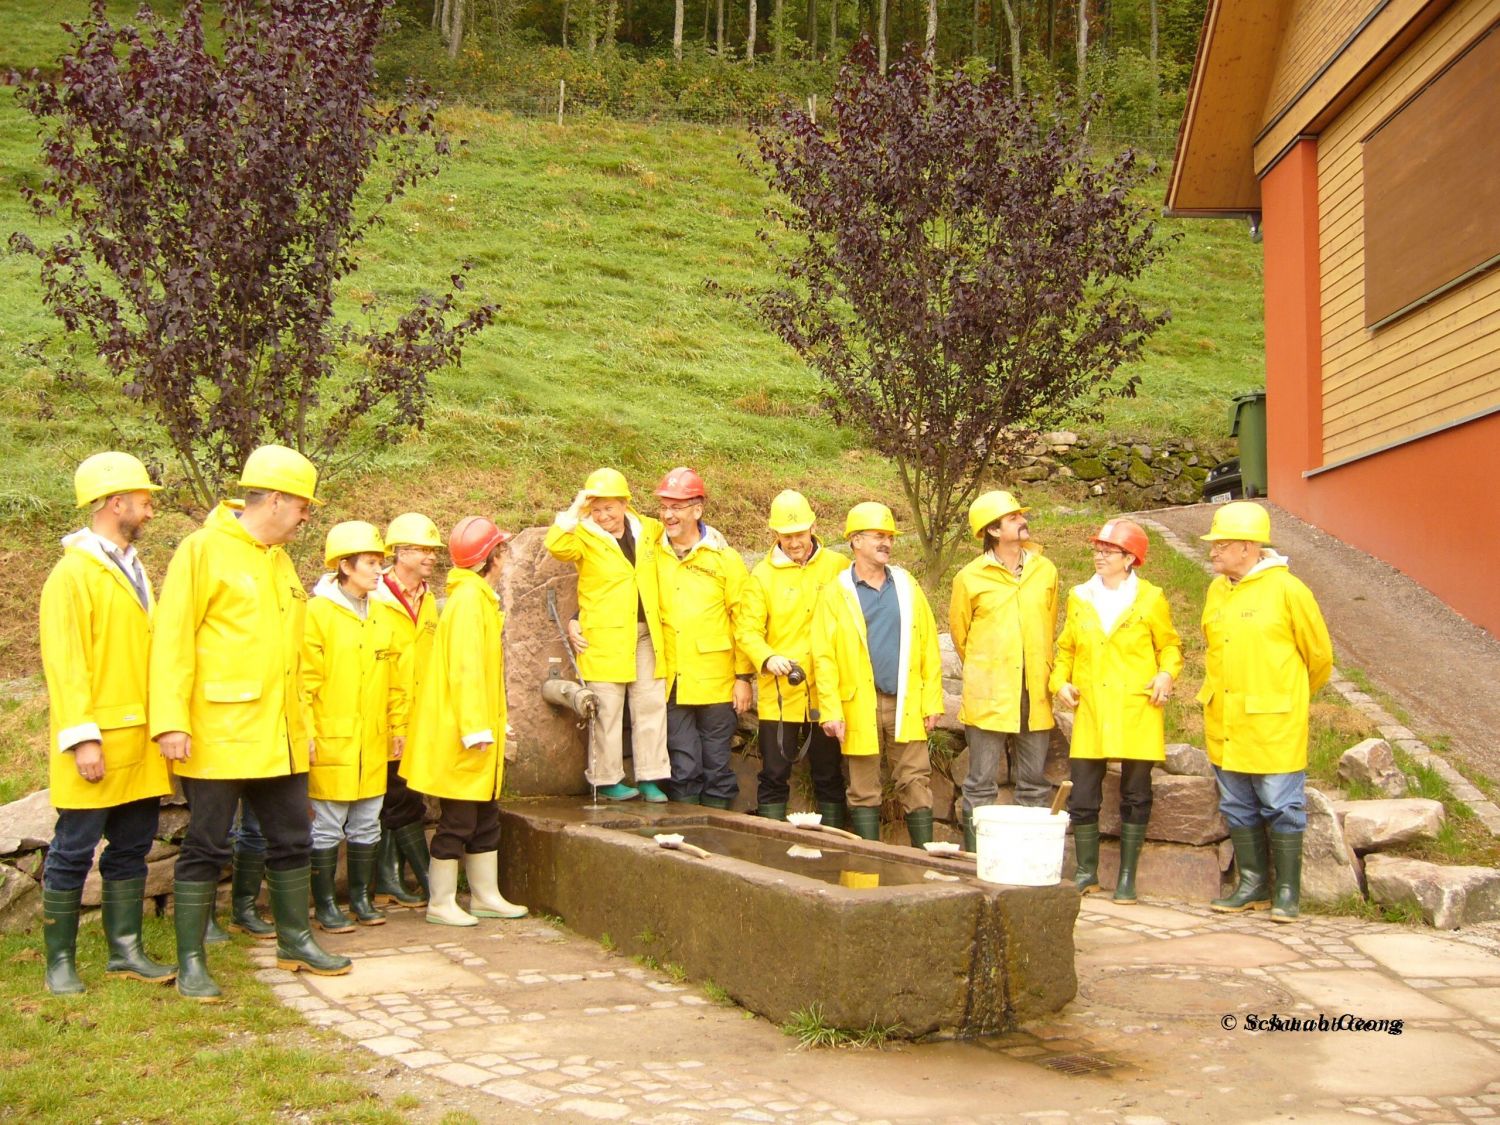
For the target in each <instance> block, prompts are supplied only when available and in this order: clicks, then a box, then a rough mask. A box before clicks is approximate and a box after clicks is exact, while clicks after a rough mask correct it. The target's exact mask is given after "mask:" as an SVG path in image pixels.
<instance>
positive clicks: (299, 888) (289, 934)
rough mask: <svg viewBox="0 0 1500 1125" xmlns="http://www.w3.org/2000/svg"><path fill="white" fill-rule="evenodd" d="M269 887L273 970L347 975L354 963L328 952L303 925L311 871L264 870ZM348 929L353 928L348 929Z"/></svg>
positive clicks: (323, 974)
mask: <svg viewBox="0 0 1500 1125" xmlns="http://www.w3.org/2000/svg"><path fill="white" fill-rule="evenodd" d="M266 883H267V884H268V885H269V886H270V888H271V913H272V915H274V916H275V918H276V967H277V968H278V969H286V970H287V971H288V972H293V973H295V972H298V971H303V972H309V973H314V974H316V975H317V976H320V977H337V976H343V974H345V973H347V972H348V971H349V969H350V967H351V966H352V965H353V964H354V962H352V961H350V960H349V958H347V957H341V956H339V955H338V954H336V953H329V952H328V951H327V950H325V949H323V947H322V946H320V945H319V944H318V943H317V941H316V940H315V939H314V938H313V934H312V930H311V929H310V928H309V927H308V924H307V906H308V895H309V889H310V886H311V883H312V877H311V871H310V869H309V868H306V867H294V868H293V869H292V870H290V871H272V870H267V871H266ZM349 928H350V929H351V930H352V929H353V928H354V927H353V926H350V927H349Z"/></svg>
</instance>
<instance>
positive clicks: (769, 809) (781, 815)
mask: <svg viewBox="0 0 1500 1125" xmlns="http://www.w3.org/2000/svg"><path fill="white" fill-rule="evenodd" d="M755 815H756V816H758V817H761V818H762V819H764V820H785V819H786V802H785V801H783V802H782V803H781V804H779V805H761V806H760V807H759V808H757V809H756V810H755ZM824 823H825V824H826V823H828V822H827V821H826V820H825V821H824Z"/></svg>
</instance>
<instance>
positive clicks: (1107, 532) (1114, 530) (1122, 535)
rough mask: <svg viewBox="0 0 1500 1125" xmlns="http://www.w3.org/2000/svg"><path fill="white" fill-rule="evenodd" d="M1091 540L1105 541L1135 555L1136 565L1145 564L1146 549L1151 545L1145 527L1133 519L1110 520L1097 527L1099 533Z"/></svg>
mask: <svg viewBox="0 0 1500 1125" xmlns="http://www.w3.org/2000/svg"><path fill="white" fill-rule="evenodd" d="M1091 542H1094V543H1107V544H1109V545H1110V546H1111V547H1118V548H1120V550H1122V551H1128V552H1129V553H1130V554H1132V555H1134V556H1135V565H1136V566H1144V565H1145V564H1146V549H1147V548H1148V547H1149V546H1150V545H1151V541H1150V540H1149V539H1147V538H1146V530H1145V528H1143V527H1141V525H1140V524H1138V523H1136V522H1135V521H1134V520H1110V521H1109V522H1108V523H1107V524H1105V525H1104V526H1103V527H1101V528H1100V529H1099V534H1098V535H1096V536H1094V538H1093V539H1092V540H1091Z"/></svg>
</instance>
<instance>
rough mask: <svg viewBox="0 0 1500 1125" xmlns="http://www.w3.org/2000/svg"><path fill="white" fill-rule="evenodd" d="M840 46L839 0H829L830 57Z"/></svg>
mask: <svg viewBox="0 0 1500 1125" xmlns="http://www.w3.org/2000/svg"><path fill="white" fill-rule="evenodd" d="M838 46H839V0H828V57H829V58H832V57H833V56H834V54H835V53H836V52H837V51H838Z"/></svg>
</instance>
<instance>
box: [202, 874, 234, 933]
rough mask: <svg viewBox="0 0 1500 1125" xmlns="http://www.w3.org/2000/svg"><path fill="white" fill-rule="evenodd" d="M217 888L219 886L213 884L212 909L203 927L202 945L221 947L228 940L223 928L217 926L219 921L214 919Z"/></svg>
mask: <svg viewBox="0 0 1500 1125" xmlns="http://www.w3.org/2000/svg"><path fill="white" fill-rule="evenodd" d="M218 886H219V884H217V883H215V884H214V888H215V889H214V903H213V908H212V909H211V910H209V912H208V924H207V925H205V926H204V927H203V944H204V945H221V944H223V943H224V942H226V941H228V940H229V934H228V933H227V932H225V930H224V927H223V926H221V925H219V920H218V919H217V918H215V917H214V915H215V914H216V913H217V912H218V909H219V892H218Z"/></svg>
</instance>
